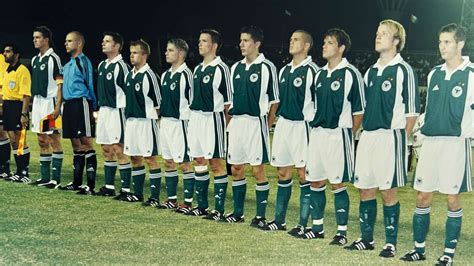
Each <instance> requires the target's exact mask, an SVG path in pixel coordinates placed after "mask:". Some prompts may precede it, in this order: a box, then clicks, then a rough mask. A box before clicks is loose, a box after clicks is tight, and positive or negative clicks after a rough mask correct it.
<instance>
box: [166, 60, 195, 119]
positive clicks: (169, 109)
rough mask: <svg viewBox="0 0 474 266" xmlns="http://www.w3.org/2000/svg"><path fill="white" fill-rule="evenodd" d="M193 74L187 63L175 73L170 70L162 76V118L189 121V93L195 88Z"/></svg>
mask: <svg viewBox="0 0 474 266" xmlns="http://www.w3.org/2000/svg"><path fill="white" fill-rule="evenodd" d="M192 78H193V73H192V72H191V70H190V69H189V68H188V66H187V65H186V63H183V64H182V65H181V66H179V67H178V69H176V71H175V72H173V71H172V70H171V68H170V69H168V70H167V71H166V72H165V73H163V74H162V75H161V97H162V101H161V107H160V114H161V116H162V117H171V118H175V119H180V120H188V119H189V113H190V111H189V92H190V90H191V88H192V86H193V80H192Z"/></svg>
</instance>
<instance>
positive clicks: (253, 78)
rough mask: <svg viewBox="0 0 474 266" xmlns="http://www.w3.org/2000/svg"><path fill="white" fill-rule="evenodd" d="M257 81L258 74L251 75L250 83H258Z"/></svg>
mask: <svg viewBox="0 0 474 266" xmlns="http://www.w3.org/2000/svg"><path fill="white" fill-rule="evenodd" d="M257 80H258V75H257V73H253V74H252V75H250V81H252V82H256V81H257Z"/></svg>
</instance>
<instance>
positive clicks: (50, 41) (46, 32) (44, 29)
mask: <svg viewBox="0 0 474 266" xmlns="http://www.w3.org/2000/svg"><path fill="white" fill-rule="evenodd" d="M33 32H39V33H41V35H43V38H47V39H48V45H49V46H50V47H51V46H53V32H52V31H51V30H50V29H49V28H48V27H47V26H37V27H35V29H34V30H33Z"/></svg>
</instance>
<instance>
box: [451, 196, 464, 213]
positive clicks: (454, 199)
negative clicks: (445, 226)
mask: <svg viewBox="0 0 474 266" xmlns="http://www.w3.org/2000/svg"><path fill="white" fill-rule="evenodd" d="M448 209H449V210H450V211H457V210H459V209H461V201H460V199H459V194H458V195H448Z"/></svg>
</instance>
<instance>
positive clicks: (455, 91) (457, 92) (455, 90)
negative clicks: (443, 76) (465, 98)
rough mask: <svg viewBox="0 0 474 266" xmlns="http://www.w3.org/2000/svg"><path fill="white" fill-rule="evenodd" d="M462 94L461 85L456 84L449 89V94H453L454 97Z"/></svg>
mask: <svg viewBox="0 0 474 266" xmlns="http://www.w3.org/2000/svg"><path fill="white" fill-rule="evenodd" d="M461 94H462V87H461V86H456V87H454V88H453V89H452V90H451V95H453V97H454V98H458V97H459V96H461Z"/></svg>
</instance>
